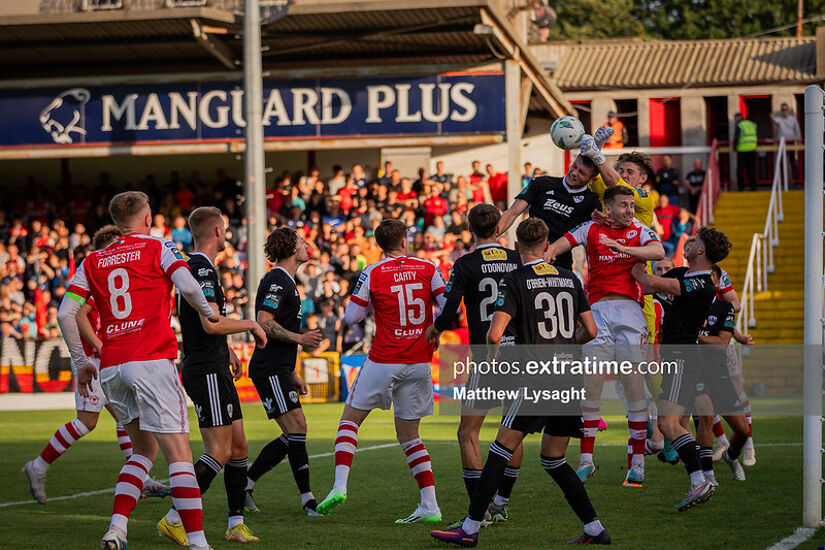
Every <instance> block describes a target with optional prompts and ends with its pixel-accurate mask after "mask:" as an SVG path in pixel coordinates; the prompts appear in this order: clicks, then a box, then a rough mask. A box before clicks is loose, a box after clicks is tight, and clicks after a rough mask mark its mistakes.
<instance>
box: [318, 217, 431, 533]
mask: <svg viewBox="0 0 825 550" xmlns="http://www.w3.org/2000/svg"><path fill="white" fill-rule="evenodd" d="M407 231H408V230H407V226H406V225H405V224H404V222H402V221H400V220H396V219H388V220H384V221H382V222H381V223H380V224H379V225H378V227H376V228H375V240H376V242H377V243H378V246H380V247H381V250H383V251H384V259H383V260H381V261H379V262H377V263H374V264H372V265H369V266H367V267H366V268H365V269H364V271H363V272H362V273H361V276H360V277H359V278H358V283H357V284H356V285H355V288H354V289H353V291H352V296H351V297H350V302H349V304H348V305H347V309H346V311H345V312H344V322H345V323H347V324H348V325H352V324H355V323H359V322H361V321H362V320H363V319H364V317H366V315H367V311H368V310H369V307H370V306H372V308H373V310H374V312H375V326H376V334H375V340H374V341H373V345H372V347H371V348H370V351H369V354H368V355H367V359H366V360H365V361H364V364H363V366H362V367H361V369H360V370H359V371H358V376H357V377H356V379H355V382H354V383H353V386H352V390H351V391H350V394H349V397H348V398H347V404H346V406H345V407H344V412H343V413H342V414H341V420H340V422H339V423H338V434H337V435H336V437H335V483H334V484H333V486H332V490H331V491H330V492H329V494H328V495H327V497H326V498H325V499H324V500H323V502H321V503H320V504H319V505H318V512H320V513H322V514H329V513H330V512H332V511H333V510H334V509H335V508H336V507H338V506H340V505H341V504H343V503H344V502H345V501H346V500H347V481H348V479H349V473H350V468H351V466H352V458H353V455H354V454H355V449H356V447H357V446H358V429H359V428H360V427H361V424H362V423H363V422H364V420H366V418H367V416H368V415H369V413H370V411H372V410H373V409H383V410H387V409H389V408H390V406H392V407H393V414H394V416H395V433H396V436H397V439H398V443H399V445H401V448H402V449H403V450H404V454H405V455H407V465H408V466H409V467H410V471H411V472H412V475H413V477H414V478H415V480H416V482H417V483H418V489H419V493H420V496H421V500H420V502H419V505H418V507H417V508H416V509H415V511H414V512H413V513H412V514H410V515H409V516H408V517H406V518H402V519H399V520H396V523H418V522H424V523H432V522H436V521H441V510H440V509H439V508H438V502H437V500H436V496H435V480H434V478H433V472H432V465H431V463H430V454H429V453H428V452H427V448H426V447H425V446H424V443H423V442H422V441H421V436H420V435H419V431H418V427H419V425H420V423H421V419H422V418H423V417H425V416H428V415H431V414H433V409H434V396H433V383H432V375H431V371H430V362H431V361H432V357H433V351H434V349H435V346H434V344H431V343H428V342H427V340H426V339H425V337H424V331H425V329H426V328H427V327H428V326H430V325H431V324H432V322H433V321H432V319H433V302H438V304H439V306H440V307H444V281H443V280H442V279H441V275H440V274H439V272H438V269H437V268H436V267H435V265H433V264H432V263H431V262H428V261H425V260H419V259H417V258H413V257H410V256H407V251H408V250H409V240H408V237H407Z"/></svg>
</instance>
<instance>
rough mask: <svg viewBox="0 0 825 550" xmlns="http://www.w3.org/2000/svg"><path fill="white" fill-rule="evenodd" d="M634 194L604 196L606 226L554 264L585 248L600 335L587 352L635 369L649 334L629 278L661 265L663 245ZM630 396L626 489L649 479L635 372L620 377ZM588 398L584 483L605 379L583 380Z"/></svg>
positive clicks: (644, 414) (578, 240) (564, 245)
mask: <svg viewBox="0 0 825 550" xmlns="http://www.w3.org/2000/svg"><path fill="white" fill-rule="evenodd" d="M635 196H636V195H635V194H634V193H633V190H632V189H630V188H629V187H627V186H621V185H615V186H612V187H609V188H607V190H606V191H605V192H604V204H605V211H606V212H605V213H606V214H607V223H606V224H602V223H597V222H593V221H589V222H586V223H584V224H582V225H580V226H579V227H577V228H576V229H574V230H572V231H570V232H569V233H566V234H565V235H564V236H563V237H562V238H560V239H559V240H557V241H556V242H554V243H553V244H552V246H550V249H549V251H548V258H550V259H552V258H554V257H556V256H558V255H559V254H562V253H564V252H567V251H568V250H570V249H571V248H572V247H574V246H576V245H579V244H583V245H584V246H585V249H586V251H587V265H588V270H589V278H588V281H587V291H588V298H589V300H590V306H591V307H592V309H593V317H594V319H595V320H596V325H597V326H598V327H599V333H598V335H597V336H596V338H595V339H593V340H592V341H590V342H589V343H588V344H587V346H585V347H586V348H587V349H586V350H585V352H586V353H587V354H588V355H596V356H598V358H599V359H601V360H605V361H613V360H616V361H619V362H624V361H629V362H631V363H634V364H637V363H639V362H641V361H644V360H645V359H646V358H647V341H648V336H647V333H648V329H647V324H646V321H645V317H644V313H643V310H642V307H643V305H644V293H643V292H642V288H641V286H640V285H639V283H637V282H636V281H635V280H634V279H633V276H632V274H631V270H632V268H633V266H634V265H635V264H636V262H637V261H639V260H641V261H650V260H661V259H662V258H664V256H665V251H664V249H663V248H662V243H660V242H659V239H658V238H657V237H656V234H655V233H653V231H652V230H651V229H650V228H648V227H645V226H644V225H642V223H641V222H639V221H638V220H636V219H635V218H634V212H635V201H634V198H635ZM621 382H622V386H623V388H624V392H625V396H626V399H627V401H626V407H627V420H628V429H629V432H630V438H629V440H628V447H629V448H630V451H629V455H630V456H628V470H627V477H626V478H625V481H624V485H625V486H626V487H641V486H642V485H643V484H644V478H645V469H644V466H645V463H644V456H645V439H646V434H647V420H648V407H647V400H646V399H645V393H644V381H643V379H642V377H641V375H639V374H638V373H636V372H634V373H631V374H628V375H626V376H622V377H621ZM585 383H586V387H587V395H586V398H585V400H584V401H582V405H581V406H582V415H583V418H584V435H583V437H582V442H581V449H580V450H581V454H580V459H579V460H580V463H579V468H578V471H577V473H578V475H579V477H580V478H581V479H582V481H584V480H586V479H587V478H588V477H592V476H593V475H594V474H595V472H596V466H595V465H594V463H593V451H594V444H595V440H596V432H597V429H598V424H599V411H600V401H601V395H602V388H603V385H604V374H594V375H590V376H586V377H585Z"/></svg>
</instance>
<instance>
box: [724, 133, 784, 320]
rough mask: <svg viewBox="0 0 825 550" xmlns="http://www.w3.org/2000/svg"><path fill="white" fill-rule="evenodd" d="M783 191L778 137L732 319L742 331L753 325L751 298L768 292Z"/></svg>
mask: <svg viewBox="0 0 825 550" xmlns="http://www.w3.org/2000/svg"><path fill="white" fill-rule="evenodd" d="M787 190H788V161H787V159H786V158H785V138H781V139H780V140H779V147H778V149H777V152H776V164H775V166H774V173H773V183H772V184H771V200H770V202H769V203H768V212H767V214H766V215H765V225H764V227H763V229H762V232H761V233H754V234H753V238H752V239H751V249H750V253H749V255H748V268H747V271H746V272H745V284H744V285H743V287H742V296H741V298H740V302H741V304H742V309H741V310H740V311H739V316H738V317H737V318H736V328H737V330H739V332H741V333H742V334H747V333H748V329H749V328H754V327H755V326H756V315H755V314H754V304H753V298H754V295H755V294H756V293H757V292H767V291H768V274H769V273H773V272H774V269H775V266H774V261H773V249H774V247H776V246H779V222H781V221H782V220H783V219H784V218H785V211H784V204H783V200H782V192H783V191H787ZM754 286H755V287H756V289H755V291H754Z"/></svg>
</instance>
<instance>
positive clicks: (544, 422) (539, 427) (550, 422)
mask: <svg viewBox="0 0 825 550" xmlns="http://www.w3.org/2000/svg"><path fill="white" fill-rule="evenodd" d="M520 404H521V400H517V401H516V402H515V403H513V404H511V405H510V408H509V410H508V411H507V414H505V415H504V417H503V418H502V419H501V425H502V426H504V427H505V428H510V429H511V430H516V431H517V432H521V433H523V434H525V435H526V434H532V433H537V432H541V431H543V432H544V433H546V434H547V435H553V436H557V437H575V438H578V439H580V438H581V437H582V434H583V429H584V424H583V422H582V417H581V415H545V416H540V415H536V416H534V415H527V414H518V413H519V409H520V408H521V407H520Z"/></svg>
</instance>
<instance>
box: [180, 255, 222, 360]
mask: <svg viewBox="0 0 825 550" xmlns="http://www.w3.org/2000/svg"><path fill="white" fill-rule="evenodd" d="M187 263H188V264H189V269H190V270H191V271H192V275H193V276H194V277H195V280H197V281H198V283H199V284H200V285H201V290H202V291H203V295H204V297H205V298H206V301H207V302H210V303H213V304H215V305H217V306H218V311H220V314H221V315H226V305H225V302H224V297H223V289H222V288H221V283H220V281H219V280H218V272H217V270H216V269H215V266H214V265H212V262H211V261H209V258H207V257H206V256H204V255H203V254H201V253H200V252H194V253H192V255H191V256H190V257H189V261H188V262H187ZM176 298H177V304H178V318H179V319H180V328H181V333H182V336H183V373H184V374H188V375H191V374H195V375H197V374H212V373H228V372H229V348H228V347H227V343H226V336H225V335H222V334H207V333H206V331H205V330H203V325H202V324H201V318H200V315H199V314H198V312H197V310H195V308H193V307H192V306H190V305H189V302H187V301H186V300H185V299H184V298H183V297H182V296H181V295H180V293H177V296H176Z"/></svg>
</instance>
